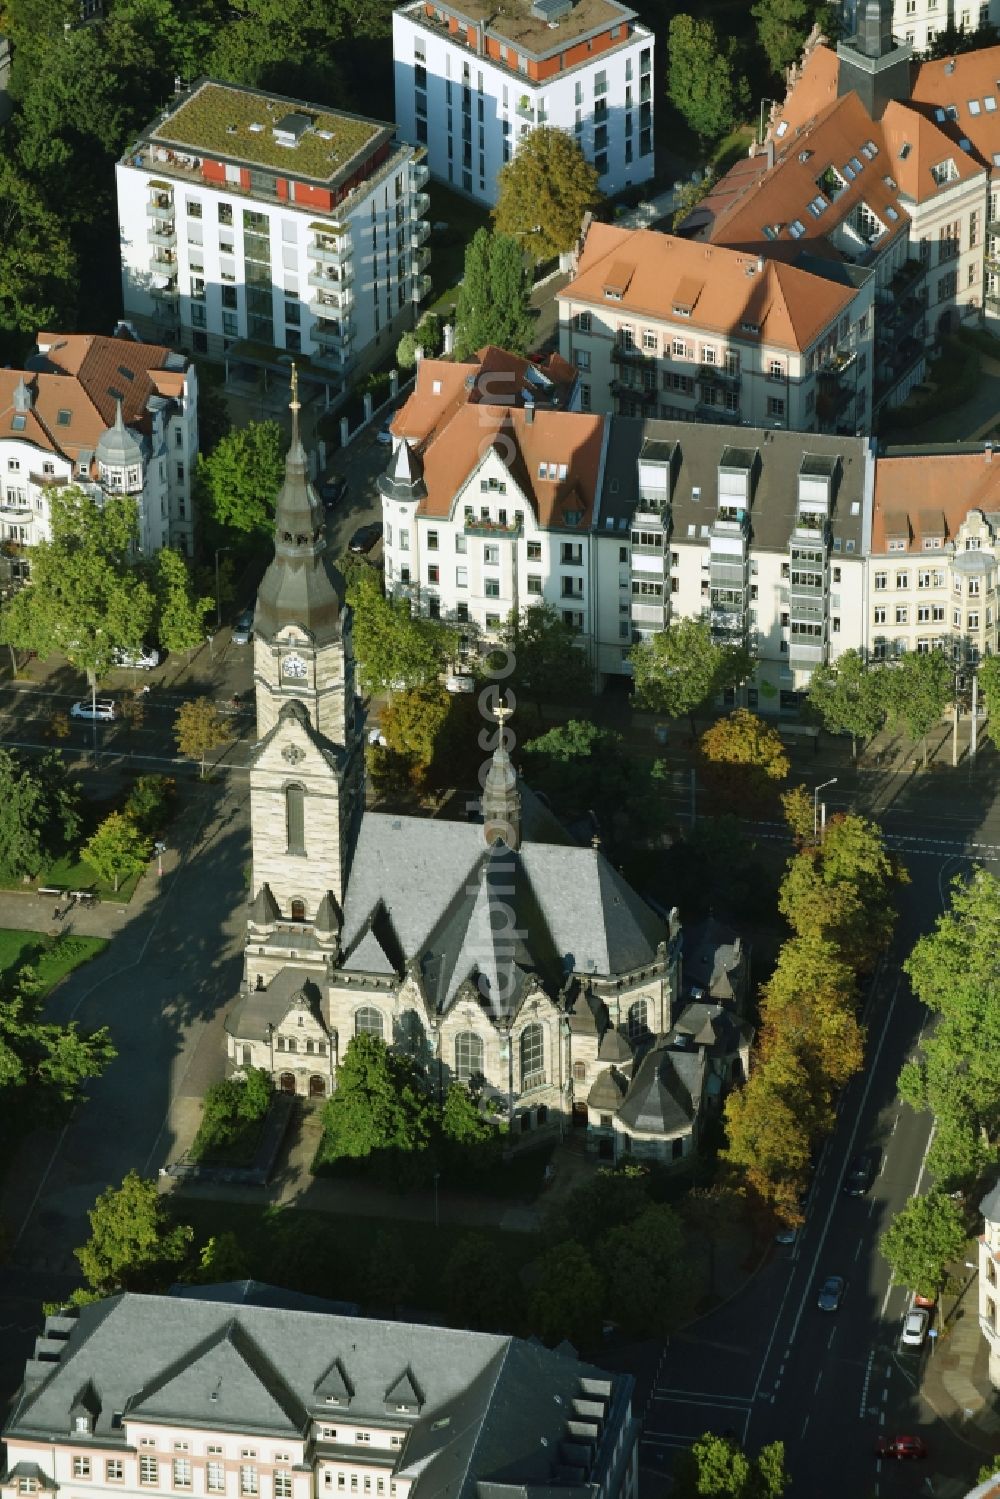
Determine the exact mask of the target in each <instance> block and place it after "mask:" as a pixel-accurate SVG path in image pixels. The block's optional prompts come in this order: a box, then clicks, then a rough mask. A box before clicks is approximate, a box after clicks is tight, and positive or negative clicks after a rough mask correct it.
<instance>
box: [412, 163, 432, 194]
mask: <svg viewBox="0 0 1000 1499" xmlns="http://www.w3.org/2000/svg"><path fill="white" fill-rule="evenodd" d="M430 175H431V169H430V167H429V166H428V165H427V163H426V162H425V161H415V162H413V164H412V165H411V167H410V185H411V187H412V188H413V190H414V192H419V191H420V189H421V188H424V187H426V186H427V183H428V182H429V181H430Z"/></svg>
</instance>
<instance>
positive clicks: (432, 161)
mask: <svg viewBox="0 0 1000 1499" xmlns="http://www.w3.org/2000/svg"><path fill="white" fill-rule="evenodd" d="M392 37H393V43H392V45H393V58H394V60H395V70H396V119H397V121H398V124H399V129H400V133H401V134H402V136H403V138H404V139H405V140H409V141H414V142H416V143H418V144H422V145H425V146H426V147H427V160H428V164H429V166H430V169H431V172H432V174H433V175H434V176H435V177H437V178H439V179H440V180H441V181H442V182H448V183H451V184H452V186H454V187H455V188H457V189H459V190H460V191H462V192H464V193H467V194H469V195H470V196H471V197H473V198H475V199H477V200H478V201H479V202H481V203H488V204H493V203H495V202H496V196H497V181H496V179H497V172H498V171H499V170H500V168H501V167H502V166H503V164H504V162H506V161H509V160H510V158H511V156H512V155H513V153H514V151H515V150H516V149H517V143H518V141H519V140H520V139H521V138H522V136H524V135H525V134H527V132H528V131H530V130H532V129H533V128H534V127H535V126H536V125H551V126H555V127H557V128H558V129H561V130H567V131H569V132H570V133H571V134H572V135H573V136H574V138H575V139H576V141H577V142H578V144H579V146H580V148H581V150H582V151H583V154H584V156H585V157H586V158H587V160H588V161H590V162H592V163H593V164H594V166H595V167H596V169H597V172H598V176H599V179H600V188H601V191H602V192H603V193H614V192H618V191H620V190H621V189H622V188H624V187H628V186H630V185H633V184H636V183H641V182H648V181H650V180H651V179H652V177H653V171H654V160H653V95H654V92H655V86H654V83H653V34H652V32H651V31H648V30H647V29H646V27H644V26H642V25H640V24H639V22H638V20H637V18H636V14H635V12H634V11H633V10H630V9H629V8H628V7H627V6H625V5H621V4H619V3H618V0H510V3H508V4H506V5H504V6H499V7H498V6H495V5H488V4H486V3H484V0H461V4H455V3H452V0H414V3H411V4H407V5H402V6H400V8H399V9H398V10H397V11H395V13H394V14H393V22H392Z"/></svg>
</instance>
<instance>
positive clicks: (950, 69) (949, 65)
mask: <svg viewBox="0 0 1000 1499" xmlns="http://www.w3.org/2000/svg"><path fill="white" fill-rule="evenodd" d="M944 70H945V72H946V73H948V74H951V73H954V71H955V59H954V58H953V57H949V59H948V61H947V62H946V63H945V65H944Z"/></svg>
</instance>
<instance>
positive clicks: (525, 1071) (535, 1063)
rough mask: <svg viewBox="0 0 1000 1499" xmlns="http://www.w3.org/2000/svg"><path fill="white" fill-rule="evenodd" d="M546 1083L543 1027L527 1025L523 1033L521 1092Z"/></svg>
mask: <svg viewBox="0 0 1000 1499" xmlns="http://www.w3.org/2000/svg"><path fill="white" fill-rule="evenodd" d="M544 1082H545V1041H544V1033H543V1031H542V1027H541V1026H540V1025H538V1024H537V1023H535V1024H532V1025H526V1026H525V1027H524V1030H523V1031H522V1032H521V1091H522V1092H524V1091H526V1090H527V1089H528V1088H538V1087H541V1085H542V1084H543V1083H544Z"/></svg>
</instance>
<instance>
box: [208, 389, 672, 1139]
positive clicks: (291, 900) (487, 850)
mask: <svg viewBox="0 0 1000 1499" xmlns="http://www.w3.org/2000/svg"><path fill="white" fill-rule="evenodd" d="M292 415H293V436H292V443H291V447H290V449H289V452H288V455H287V459H286V473H285V480H284V484H283V486H282V489H281V492H280V494H279V496H278V502H277V507H276V519H275V555H274V560H273V561H272V563H271V565H270V567H269V568H268V571H267V573H266V575H265V577H264V579H263V581H262V584H261V588H260V593H259V595H258V600H257V608H256V616H255V622H254V669H255V691H256V707H257V721H258V732H259V742H258V746H257V753H256V758H255V761H254V763H253V766H252V769H251V776H250V793H251V821H252V846H253V866H252V889H251V903H250V909H249V915H248V921H247V939H246V949H245V974H244V980H243V984H242V988H241V994H240V997H239V999H238V1000H237V1002H236V1003H235V1005H234V1006H233V1008H232V1010H231V1011H230V1014H229V1016H228V1018H227V1022H226V1027H227V1031H228V1037H229V1039H228V1048H229V1060H230V1065H231V1067H232V1068H233V1069H236V1070H239V1069H242V1068H246V1067H251V1066H253V1067H265V1068H267V1070H268V1071H269V1072H270V1073H271V1075H272V1078H273V1080H274V1083H275V1086H276V1087H278V1088H281V1089H282V1090H284V1091H287V1092H295V1093H299V1094H303V1095H308V1096H311V1097H316V1098H321V1097H325V1096H328V1095H329V1094H330V1093H331V1092H332V1091H333V1090H334V1089H335V1088H336V1080H337V1068H338V1066H339V1063H340V1060H341V1058H342V1056H343V1054H344V1051H345V1050H346V1047H347V1045H348V1043H349V1042H350V1040H351V1038H352V1037H353V1036H355V1035H357V1034H359V1033H369V1034H374V1035H378V1036H381V1037H382V1038H383V1039H384V1040H385V1041H386V1042H387V1043H388V1044H390V1045H392V1046H395V1047H399V1048H404V1049H405V1050H407V1051H408V1052H409V1053H410V1054H412V1055H414V1056H415V1057H416V1058H417V1059H418V1060H419V1061H420V1063H421V1064H422V1066H423V1069H424V1073H425V1076H426V1077H427V1079H428V1082H429V1085H430V1086H431V1087H433V1088H436V1089H441V1090H443V1089H444V1088H446V1087H447V1086H448V1085H449V1084H450V1083H451V1082H453V1081H456V1080H457V1081H460V1082H463V1083H467V1084H471V1085H473V1086H474V1087H476V1088H477V1089H478V1090H480V1091H481V1092H482V1093H483V1094H485V1095H487V1096H489V1097H491V1098H492V1099H493V1100H494V1102H495V1106H496V1107H497V1108H498V1110H499V1113H500V1116H501V1117H502V1118H505V1119H506V1120H507V1122H508V1124H509V1127H510V1129H511V1130H512V1131H513V1132H514V1133H515V1134H519V1133H522V1132H524V1133H526V1132H528V1131H530V1130H534V1129H537V1128H539V1127H555V1126H560V1127H561V1126H563V1125H566V1124H569V1123H570V1121H572V1122H574V1123H576V1124H578V1125H580V1126H581V1127H584V1126H586V1127H593V1128H594V1129H595V1130H597V1131H598V1133H599V1132H600V1128H601V1123H600V1121H602V1120H603V1119H605V1118H606V1112H605V1109H604V1108H603V1107H602V1108H600V1109H596V1111H595V1108H594V1107H591V1105H590V1103H589V1100H590V1099H591V1096H592V1095H593V1097H594V1098H595V1100H596V1101H597V1103H600V1102H601V1100H604V1099H606V1098H608V1097H610V1096H611V1095H612V1094H614V1093H615V1090H616V1089H617V1092H618V1093H619V1094H620V1096H621V1098H623V1099H624V1098H625V1097H626V1096H627V1094H628V1088H629V1079H630V1077H631V1074H632V1071H633V1064H634V1063H637V1062H638V1059H639V1058H640V1057H641V1056H643V1055H644V1054H646V1053H648V1052H649V1050H650V1048H651V1046H652V1043H653V1042H654V1039H655V1038H657V1037H660V1038H662V1037H664V1036H665V1035H666V1034H667V1033H668V1032H669V1031H670V1029H671V1026H672V1024H673V1022H674V1020H675V1018H676V1011H677V1007H678V999H679V980H680V974H679V969H680V946H681V943H680V927H679V923H678V921H677V917H676V912H671V914H670V916H669V917H664V916H662V915H660V914H657V912H655V911H654V910H653V909H652V908H651V907H650V906H649V905H647V904H646V902H645V901H643V900H642V899H641V898H640V897H639V896H638V895H637V894H636V892H635V891H634V890H632V889H631V888H630V887H629V886H628V884H627V883H626V881H625V880H624V879H623V878H622V876H621V875H620V874H619V873H618V871H617V870H615V869H614V868H613V866H612V865H610V864H609V863H608V861H607V860H606V859H605V857H604V855H603V854H602V852H601V851H600V849H599V848H597V847H580V846H579V845H576V844H574V843H572V842H571V841H570V840H569V838H568V836H567V835H566V833H565V832H564V830H563V829H562V827H561V826H560V825H559V824H558V823H557V822H556V820H555V819H554V818H553V817H552V815H551V813H550V812H549V811H548V809H547V808H546V807H545V806H543V805H542V803H541V802H540V801H539V800H538V799H537V798H536V797H535V796H534V795H533V793H532V792H531V791H530V789H529V788H528V787H526V786H525V785H523V783H521V782H520V780H519V779H518V776H517V774H516V771H515V770H514V767H513V765H512V763H511V760H510V749H511V747H512V743H513V737H514V736H513V733H512V731H511V728H510V726H509V724H507V723H506V722H505V719H506V717H507V716H508V715H507V714H506V712H505V710H503V708H501V709H500V711H499V713H498V715H497V716H498V718H499V720H500V722H499V723H498V724H497V725H491V731H492V735H493V740H494V742H495V748H494V749H493V753H492V757H491V759H490V761H489V763H488V766H487V767H486V768H485V774H484V776H483V781H484V789H483V795H482V808H481V810H482V820H481V821H478V820H477V821H466V822H448V821H445V820H443V819H429V818H420V817H408V816H398V815H395V814H387V813H381V812H366V811H365V810H364V794H363V776H364V758H363V746H364V732H363V725H362V722H361V717H360V713H359V709H358V705H357V703H356V700H355V691H354V658H353V648H352V641H351V620H350V611H349V610H348V609H347V608H346V606H344V605H343V604H342V602H341V601H342V598H343V583H342V580H341V579H340V577H339V575H338V574H337V573H336V572H335V570H334V569H333V567H332V565H331V562H330V560H329V558H328V556H327V552H326V540H325V527H324V519H323V511H322V506H321V504H320V502H319V500H318V498H317V496H316V494H315V492H314V490H313V488H312V486H311V485H310V483H309V480H308V467H307V462H306V455H305V452H304V450H303V448H302V444H301V441H300V438H299V433H298V402H297V396H296V395H295V394H294V392H293V401H292ZM501 697H502V693H501ZM690 1102H691V1108H690V1110H689V1111H688V1112H689V1113H690V1115H691V1117H690V1119H689V1120H688V1121H687V1125H686V1127H685V1128H684V1129H682V1130H681V1133H683V1134H684V1136H685V1139H686V1141H687V1144H686V1145H685V1146H684V1147H683V1150H682V1153H687V1150H688V1149H690V1148H693V1145H694V1143H695V1140H696V1127H697V1115H698V1111H699V1106H700V1100H699V1099H693V1100H690ZM619 1133H620V1131H619ZM602 1153H607V1152H602ZM673 1154H674V1156H675V1157H676V1155H677V1154H678V1151H677V1147H676V1146H674V1148H673Z"/></svg>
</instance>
